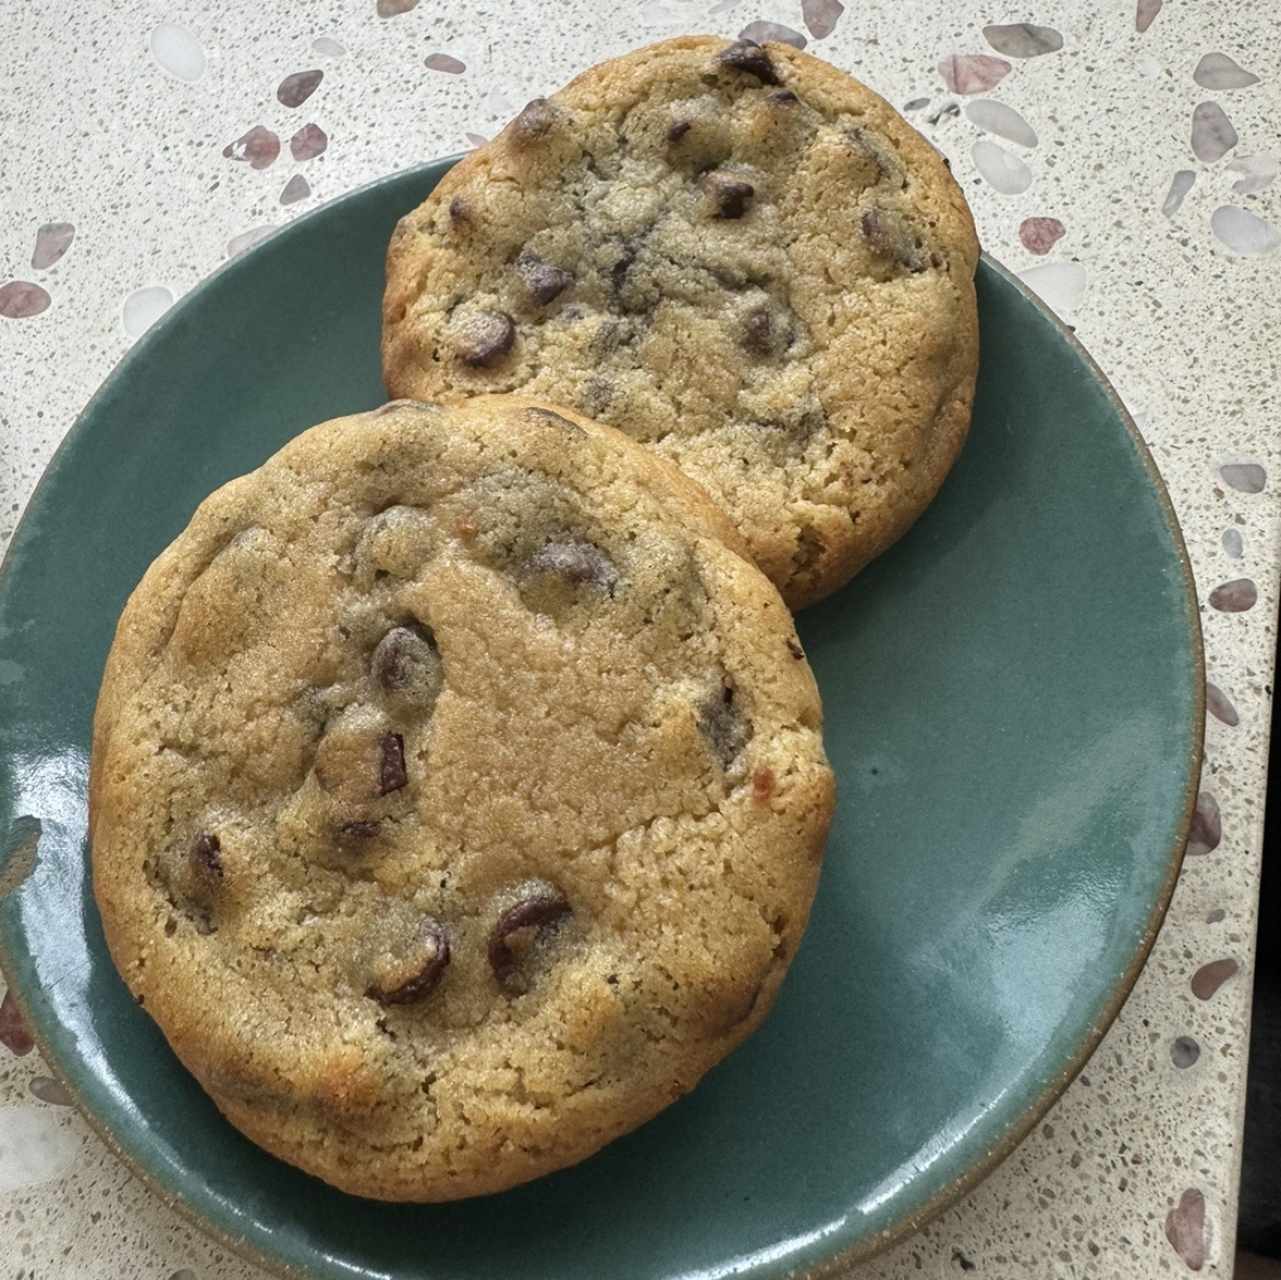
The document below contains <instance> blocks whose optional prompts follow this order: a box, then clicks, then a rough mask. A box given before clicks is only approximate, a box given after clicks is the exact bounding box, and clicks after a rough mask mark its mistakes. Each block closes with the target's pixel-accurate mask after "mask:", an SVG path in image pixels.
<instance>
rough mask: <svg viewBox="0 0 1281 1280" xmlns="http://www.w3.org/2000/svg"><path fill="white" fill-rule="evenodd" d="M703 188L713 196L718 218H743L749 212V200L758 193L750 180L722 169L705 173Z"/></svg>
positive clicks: (712, 199)
mask: <svg viewBox="0 0 1281 1280" xmlns="http://www.w3.org/2000/svg"><path fill="white" fill-rule="evenodd" d="M703 190H704V191H706V192H707V194H708V196H710V197H711V201H712V206H713V208H714V210H715V216H716V217H718V218H741V217H742V216H743V214H745V213H746V212H747V205H748V201H750V200H751V198H752V197H753V196H754V195H755V194H756V188H755V187H754V186H752V184H751V183H750V182H745V181H743V179H742V178H736V177H735V176H734V175H733V174H732V173H725V172H724V171H722V170H720V169H713V170H712V172H711V173H707V174H704V175H703Z"/></svg>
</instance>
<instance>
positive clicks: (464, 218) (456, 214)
mask: <svg viewBox="0 0 1281 1280" xmlns="http://www.w3.org/2000/svg"><path fill="white" fill-rule="evenodd" d="M449 220H450V221H451V222H470V221H471V206H470V205H469V204H468V203H467V201H466V200H464V199H463V198H462V196H460V195H458V196H455V197H454V198H453V199H452V200H451V201H450V202H449Z"/></svg>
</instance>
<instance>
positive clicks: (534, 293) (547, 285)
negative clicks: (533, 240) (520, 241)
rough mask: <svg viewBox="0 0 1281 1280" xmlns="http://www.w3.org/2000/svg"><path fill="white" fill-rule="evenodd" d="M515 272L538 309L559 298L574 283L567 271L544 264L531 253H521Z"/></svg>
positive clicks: (547, 263) (548, 263)
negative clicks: (518, 274) (519, 276)
mask: <svg viewBox="0 0 1281 1280" xmlns="http://www.w3.org/2000/svg"><path fill="white" fill-rule="evenodd" d="M516 270H517V271H519V272H520V275H521V279H522V280H524V282H525V288H527V289H528V290H529V296H530V297H531V298H533V300H534V301H535V302H536V303H538V305H539V306H540V307H545V306H546V305H547V304H548V303H549V302H551V301H553V300H554V299H555V298H559V297H560V295H561V294H562V293H564V292H565V290H566V289H568V288H569V286H570V285H571V284H573V283H574V277H573V276H572V275H571V274H570V273H569V272H568V271H565V270H564V269H562V268H561V267H554V266H552V264H551V263H550V262H544V261H543V260H542V258H540V257H538V256H537V255H536V254H533V253H522V254H521V255H520V257H519V258H517V259H516Z"/></svg>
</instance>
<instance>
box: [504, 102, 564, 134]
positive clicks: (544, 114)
mask: <svg viewBox="0 0 1281 1280" xmlns="http://www.w3.org/2000/svg"><path fill="white" fill-rule="evenodd" d="M559 114H560V112H559V111H558V110H557V109H556V108H555V107H554V106H552V104H551V103H550V102H548V101H547V99H546V98H534V99H533V100H532V101H531V102H527V103H526V104H525V106H524V107H522V108H521V112H520V115H518V116H517V117H516V119H515V120H513V121H512V123H511V131H512V136H513V137H514V138H515V139H516V140H517V141H519V142H533V141H534V140H535V139H537V138H541V137H542V136H543V135H544V134H545V133H547V132H548V131H549V130H550V129H551V127H552V125H554V124H555V123H556V118H557V116H558V115H559Z"/></svg>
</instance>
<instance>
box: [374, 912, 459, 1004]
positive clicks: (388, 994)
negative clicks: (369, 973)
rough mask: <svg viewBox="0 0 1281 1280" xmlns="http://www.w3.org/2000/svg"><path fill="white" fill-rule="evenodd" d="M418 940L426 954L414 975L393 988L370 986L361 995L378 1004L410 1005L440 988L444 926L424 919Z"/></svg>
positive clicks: (445, 953)
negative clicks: (419, 939) (363, 994)
mask: <svg viewBox="0 0 1281 1280" xmlns="http://www.w3.org/2000/svg"><path fill="white" fill-rule="evenodd" d="M419 933H420V938H421V941H422V942H423V944H424V947H425V949H426V951H427V958H426V959H425V960H424V961H423V963H422V966H421V967H420V968H419V970H418V972H417V973H414V974H412V975H411V976H410V977H408V978H406V979H405V980H404V981H403V982H398V983H396V984H395V985H394V986H389V985H384V984H383V983H380V982H377V981H375V982H373V983H372V984H371V985H370V986H369V987H368V989H367V990H366V991H365V994H366V995H367V996H369V998H370V999H371V1000H377V1001H378V1003H379V1004H383V1005H387V1004H413V1003H414V1002H415V1001H417V1000H422V999H423V998H424V997H425V996H428V995H430V994H431V993H432V992H433V991H434V990H435V989H436V987H437V986H438V985H439V984H440V980H441V979H442V978H443V977H444V976H445V970H446V969H447V968H448V967H449V934H448V933H447V932H446V930H445V926H444V925H443V924H441V923H440V921H438V920H433V919H432V918H431V916H424V917H423V922H422V925H421V927H420V931H419Z"/></svg>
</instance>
